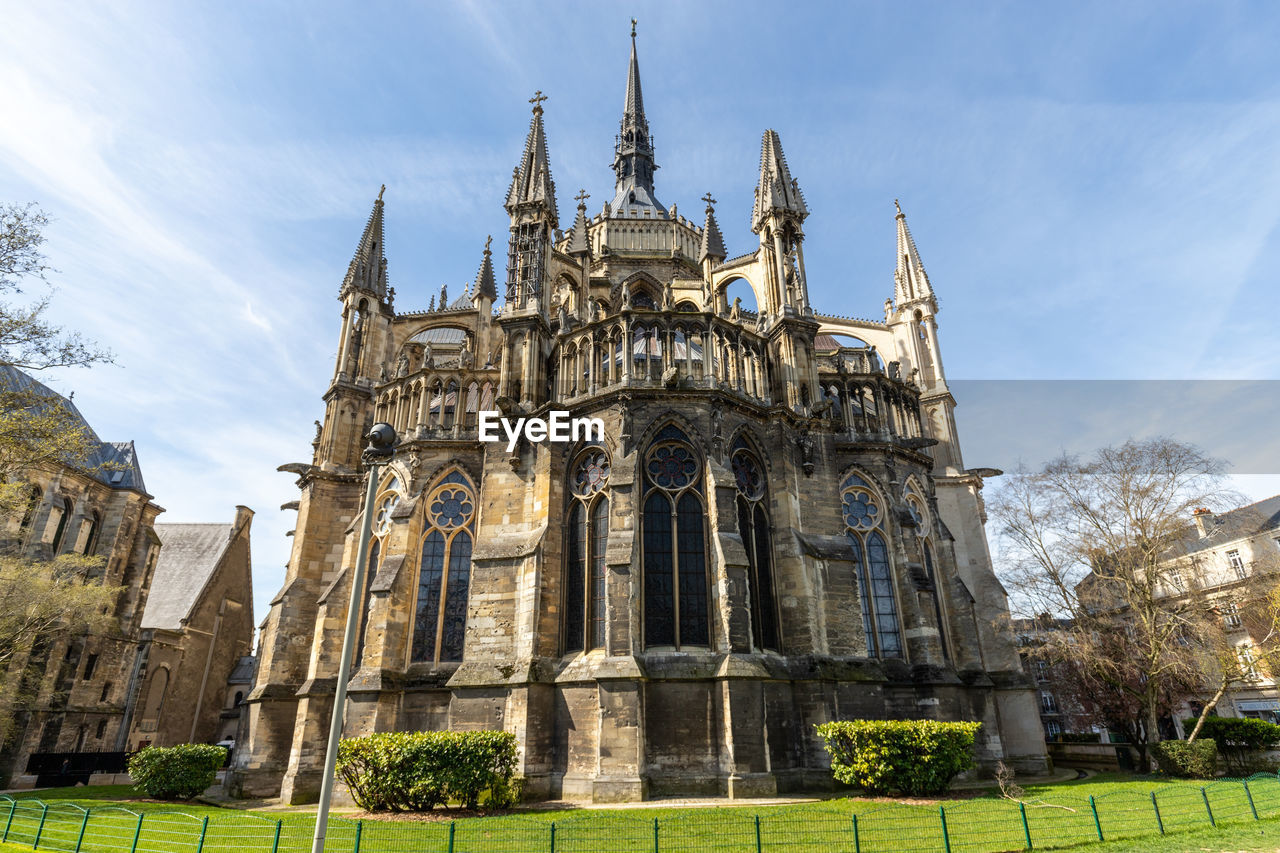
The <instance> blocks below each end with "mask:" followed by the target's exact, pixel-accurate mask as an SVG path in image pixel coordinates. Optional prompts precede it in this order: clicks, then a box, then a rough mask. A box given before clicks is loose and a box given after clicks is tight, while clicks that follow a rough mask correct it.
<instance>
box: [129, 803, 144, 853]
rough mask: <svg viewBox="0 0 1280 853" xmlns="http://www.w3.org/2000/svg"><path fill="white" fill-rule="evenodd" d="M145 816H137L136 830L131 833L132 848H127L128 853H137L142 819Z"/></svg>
mask: <svg viewBox="0 0 1280 853" xmlns="http://www.w3.org/2000/svg"><path fill="white" fill-rule="evenodd" d="M144 817H146V814H145V813H144V814H140V815H138V828H137V829H135V830H134V831H133V846H132V847H130V848H129V853H138V838H139V837H140V836H141V835H142V819H143V818H144Z"/></svg>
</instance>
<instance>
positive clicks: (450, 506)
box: [427, 486, 475, 530]
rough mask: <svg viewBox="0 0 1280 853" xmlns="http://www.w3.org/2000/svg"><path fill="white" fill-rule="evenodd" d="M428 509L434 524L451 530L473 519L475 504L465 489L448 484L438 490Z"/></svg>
mask: <svg viewBox="0 0 1280 853" xmlns="http://www.w3.org/2000/svg"><path fill="white" fill-rule="evenodd" d="M427 510H428V512H429V513H430V514H431V521H432V524H434V525H435V526H436V527H439V528H441V529H443V530H451V529H453V528H455V527H462V526H463V525H465V524H466V523H467V522H468V521H470V520H471V515H472V513H473V512H475V504H474V503H473V502H472V500H471V495H470V494H469V493H468V492H467V491H466V490H465V489H456V488H450V487H448V486H446V487H445V488H443V489H440V490H439V491H438V492H436V494H435V497H433V498H432V499H431V503H430V505H429V506H428V507H427Z"/></svg>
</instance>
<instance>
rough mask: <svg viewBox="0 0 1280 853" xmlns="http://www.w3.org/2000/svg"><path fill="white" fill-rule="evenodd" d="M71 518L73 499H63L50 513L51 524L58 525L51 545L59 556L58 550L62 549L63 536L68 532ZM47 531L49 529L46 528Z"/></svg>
mask: <svg viewBox="0 0 1280 853" xmlns="http://www.w3.org/2000/svg"><path fill="white" fill-rule="evenodd" d="M70 518H71V499H70V498H63V499H62V500H61V501H59V502H58V503H56V504H54V507H53V509H52V510H51V511H50V519H49V520H50V522H51V523H54V522H56V525H57V526H56V527H55V528H54V530H53V539H51V540H50V544H51V545H52V549H53V553H54V554H57V553H58V549H59V548H61V547H62V537H63V534H65V533H66V532H67V521H68V520H70ZM45 529H46V530H48V527H46V528H45Z"/></svg>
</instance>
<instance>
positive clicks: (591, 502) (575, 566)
mask: <svg viewBox="0 0 1280 853" xmlns="http://www.w3.org/2000/svg"><path fill="white" fill-rule="evenodd" d="M608 484H609V454H608V453H607V452H606V451H605V450H604V449H602V448H598V447H593V448H588V449H587V450H586V451H585V452H584V453H583V454H582V455H580V456H579V457H578V460H577V462H576V463H575V464H574V466H573V468H572V469H571V472H570V475H569V485H570V489H571V491H572V493H573V497H572V498H570V503H571V506H570V507H569V516H568V527H567V529H566V531H565V533H566V537H565V538H566V541H565V544H566V551H565V581H564V588H565V596H564V598H565V603H564V614H565V615H564V650H565V653H566V654H567V653H569V652H578V651H584V650H585V651H590V650H591V649H601V648H604V647H605V645H606V643H605V635H606V610H607V607H608V601H607V580H608V573H607V570H606V568H605V551H606V549H607V548H608V543H609V497H608V495H606V494H601V493H602V492H603V491H604V490H605V488H606V486H608Z"/></svg>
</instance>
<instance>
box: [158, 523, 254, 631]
mask: <svg viewBox="0 0 1280 853" xmlns="http://www.w3.org/2000/svg"><path fill="white" fill-rule="evenodd" d="M232 530H233V525H231V524H157V525H155V531H156V535H157V536H159V537H160V559H159V560H157V561H156V570H155V574H154V576H153V577H152V578H151V591H150V593H149V594H148V595H147V609H146V610H144V611H143V613H142V627H143V628H160V629H164V630H173V631H176V630H180V629H181V628H182V622H183V620H185V619H186V618H187V617H189V616H190V615H191V611H192V609H193V608H194V607H195V605H196V602H197V601H198V600H199V598H200V593H202V592H204V588H205V587H206V586H207V585H208V583H209V580H210V578H212V577H213V573H214V571H216V570H217V568H218V564H219V563H221V562H222V557H223V555H224V554H225V553H226V551H227V547H228V546H229V545H230V544H231V533H232Z"/></svg>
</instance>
